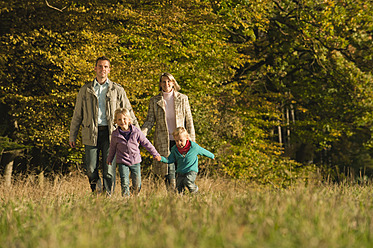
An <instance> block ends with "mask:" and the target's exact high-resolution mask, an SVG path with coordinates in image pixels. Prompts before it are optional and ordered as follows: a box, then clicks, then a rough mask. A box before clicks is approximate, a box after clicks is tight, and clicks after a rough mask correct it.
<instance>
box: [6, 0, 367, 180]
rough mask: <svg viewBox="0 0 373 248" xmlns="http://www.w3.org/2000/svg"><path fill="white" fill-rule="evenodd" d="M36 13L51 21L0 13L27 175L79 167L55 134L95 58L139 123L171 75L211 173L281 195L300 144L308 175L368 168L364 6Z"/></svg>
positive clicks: (67, 8) (175, 4)
mask: <svg viewBox="0 0 373 248" xmlns="http://www.w3.org/2000/svg"><path fill="white" fill-rule="evenodd" d="M50 4H51V5H53V6H54V7H56V8H59V9H60V10H62V9H63V10H62V11H58V10H56V9H54V8H51V7H48V6H47V5H46V3H45V2H44V1H39V2H28V3H27V4H26V3H24V2H21V1H17V0H10V1H0V13H1V21H2V23H3V24H4V25H3V26H2V27H1V29H0V34H1V40H0V47H1V50H0V81H1V82H2V83H1V85H0V103H1V104H2V105H4V106H6V110H7V115H8V116H9V117H10V119H11V122H17V123H18V127H19V130H18V131H17V138H18V139H19V141H20V143H22V144H27V145H31V146H32V147H33V148H34V150H35V152H36V153H35V154H36V155H35V156H39V157H42V158H44V160H45V161H40V160H36V161H37V162H38V163H39V164H34V165H33V166H34V167H35V166H40V164H42V167H43V168H44V169H46V168H48V167H50V166H52V165H55V164H58V165H65V166H66V165H72V164H76V163H80V162H81V152H82V151H81V149H80V150H71V149H70V148H69V147H68V145H67V144H68V133H69V125H70V120H71V115H72V110H73V107H74V103H75V97H76V94H77V92H78V90H79V88H80V87H81V86H82V85H83V84H84V83H85V82H87V81H88V80H92V79H93V76H94V73H93V67H94V61H95V59H96V58H97V57H99V56H102V55H106V56H108V57H110V58H111V62H112V63H111V66H112V70H111V75H110V78H111V79H112V80H113V81H115V82H118V83H120V84H122V85H123V86H124V88H125V89H126V91H127V93H128V96H129V99H130V101H131V103H132V105H133V108H134V110H135V114H136V116H137V118H138V119H139V122H140V124H142V122H143V121H144V119H145V116H146V113H147V108H148V102H149V99H150V97H152V96H153V95H155V94H157V93H158V80H159V75H160V74H161V73H162V72H165V71H167V72H170V73H172V74H173V75H174V76H175V78H176V80H177V81H178V82H179V84H180V85H181V87H182V90H181V91H182V93H185V94H187V95H188V97H189V100H190V103H191V107H192V113H193V117H194V122H195V126H196V132H197V142H198V143H200V144H201V145H203V146H204V147H206V148H207V149H209V150H211V151H212V152H214V153H215V154H216V155H217V157H218V159H217V160H215V161H214V162H213V164H212V166H218V168H220V169H221V172H222V173H226V174H227V175H231V176H234V177H241V178H247V179H251V180H256V181H258V182H261V183H268V182H272V183H276V184H279V185H284V184H287V183H289V182H291V181H292V180H293V179H295V178H297V177H299V176H303V175H304V174H307V172H308V171H309V168H308V167H307V166H305V165H300V164H299V163H297V162H295V161H293V160H291V159H296V156H295V152H293V150H296V148H297V147H299V146H301V145H303V144H307V145H309V147H312V148H313V149H314V150H313V151H311V153H314V155H313V158H314V162H315V163H317V164H318V166H320V167H321V166H324V165H326V166H329V167H330V168H335V167H339V168H343V167H344V166H351V167H353V168H356V169H359V168H363V167H366V166H370V165H371V164H372V159H371V157H372V155H373V153H372V152H373V150H372V145H371V144H372V141H371V132H372V113H373V111H372V110H373V109H372V106H373V105H372V103H373V101H372V96H373V94H372V82H373V80H372V77H371V74H370V72H371V69H372V65H373V64H372V59H373V56H372V46H371V42H372V29H373V26H372V23H373V22H372V16H371V15H370V14H369V13H371V11H372V4H371V3H370V2H366V1H361V0H358V1H355V0H354V1H352V0H351V1H344V2H340V1H332V0H327V1H311V0H307V1H301V2H297V1H291V0H285V1H270V0H265V1H259V0H258V1H256V0H255V1H246V0H221V1H207V0H204V1H199V0H193V1H180V0H177V1H153V0H147V1H133V0H128V1H119V2H117V1H106V2H100V1H83V0H75V1H64V0H60V1H55V2H53V3H52V2H50ZM20 17H22V18H20ZM286 109H293V110H294V113H295V120H294V121H293V122H289V120H288V119H287V117H286V114H285V112H286ZM277 126H280V127H282V128H283V129H284V130H285V129H286V130H289V131H290V136H289V137H287V139H286V140H287V142H288V143H286V144H279V143H278V139H277V137H278V135H279V133H276V131H275V130H277ZM149 139H152V134H151V135H150V136H149ZM288 140H290V141H288ZM348 148H351V149H348ZM284 154H286V155H287V156H288V157H290V159H289V158H288V157H285V156H284ZM143 155H144V161H146V164H145V165H144V169H145V170H147V169H148V168H149V165H150V161H151V160H150V158H149V155H148V154H146V153H145V154H143ZM325 156H326V158H325ZM201 166H202V167H204V166H205V165H204V164H201ZM211 168H213V167H211Z"/></svg>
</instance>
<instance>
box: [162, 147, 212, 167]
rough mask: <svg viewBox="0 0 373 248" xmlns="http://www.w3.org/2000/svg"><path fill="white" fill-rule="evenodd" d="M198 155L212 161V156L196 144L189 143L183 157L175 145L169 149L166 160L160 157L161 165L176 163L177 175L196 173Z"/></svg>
mask: <svg viewBox="0 0 373 248" xmlns="http://www.w3.org/2000/svg"><path fill="white" fill-rule="evenodd" d="M198 155H203V156H206V157H208V158H211V159H214V157H215V156H214V154H213V153H211V152H210V151H208V150H206V149H205V148H202V147H200V146H199V145H198V144H197V143H195V142H193V141H190V149H189V151H188V152H187V153H186V154H185V155H184V156H183V155H181V154H180V152H179V150H178V149H177V147H176V145H175V146H173V147H172V148H171V153H170V155H169V156H168V158H165V157H163V156H162V160H161V161H162V162H163V163H168V164H172V163H175V162H176V163H177V170H176V172H177V173H181V174H186V173H188V172H190V171H195V172H198Z"/></svg>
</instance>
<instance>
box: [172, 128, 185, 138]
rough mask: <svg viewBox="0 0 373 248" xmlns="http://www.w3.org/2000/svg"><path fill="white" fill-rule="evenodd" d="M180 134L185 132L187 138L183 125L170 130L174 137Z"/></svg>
mask: <svg viewBox="0 0 373 248" xmlns="http://www.w3.org/2000/svg"><path fill="white" fill-rule="evenodd" d="M180 134H185V135H186V136H187V138H188V139H189V133H188V131H187V130H186V129H185V128H184V127H178V128H176V129H175V131H173V132H172V135H173V136H174V137H176V136H179V135H180Z"/></svg>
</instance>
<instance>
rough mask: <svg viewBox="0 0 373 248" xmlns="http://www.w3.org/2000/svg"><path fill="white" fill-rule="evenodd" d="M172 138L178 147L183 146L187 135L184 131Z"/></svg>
mask: <svg viewBox="0 0 373 248" xmlns="http://www.w3.org/2000/svg"><path fill="white" fill-rule="evenodd" d="M174 139H175V142H176V146H177V147H178V148H184V147H185V146H186V143H187V140H188V135H187V134H185V133H181V134H179V135H177V136H174Z"/></svg>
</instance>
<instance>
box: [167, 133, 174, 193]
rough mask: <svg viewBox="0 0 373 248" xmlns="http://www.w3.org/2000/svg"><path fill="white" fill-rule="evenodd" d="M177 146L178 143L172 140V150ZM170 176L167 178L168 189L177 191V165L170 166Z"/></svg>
mask: <svg viewBox="0 0 373 248" xmlns="http://www.w3.org/2000/svg"><path fill="white" fill-rule="evenodd" d="M174 145H176V142H175V141H174V140H170V150H171V148H172V147H173V146H174ZM167 166H168V174H167V175H166V177H165V183H166V186H167V188H170V189H171V190H174V189H175V186H176V180H175V179H176V163H175V164H168V165H167Z"/></svg>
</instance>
